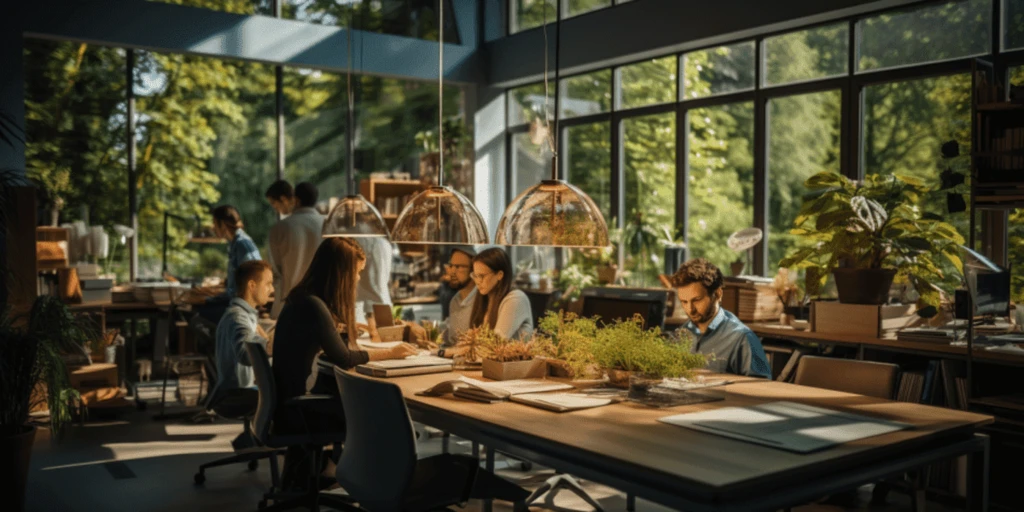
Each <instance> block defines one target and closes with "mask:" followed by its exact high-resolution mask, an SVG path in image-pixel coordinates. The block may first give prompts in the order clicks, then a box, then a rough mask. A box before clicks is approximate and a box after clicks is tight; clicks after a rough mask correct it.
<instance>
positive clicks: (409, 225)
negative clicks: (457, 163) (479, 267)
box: [391, 0, 490, 245]
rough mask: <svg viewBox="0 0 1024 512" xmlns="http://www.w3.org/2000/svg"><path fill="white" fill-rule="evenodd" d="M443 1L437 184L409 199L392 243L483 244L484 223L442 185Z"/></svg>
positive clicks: (441, 10) (440, 4) (471, 207)
mask: <svg viewBox="0 0 1024 512" xmlns="http://www.w3.org/2000/svg"><path fill="white" fill-rule="evenodd" d="M444 2H445V0H438V2H437V4H438V5H437V19H438V35H437V41H438V42H437V46H438V58H437V139H438V140H437V147H438V152H439V153H440V155H439V156H440V158H439V159H438V165H437V185H436V186H433V187H430V188H428V189H427V190H424V191H423V192H420V193H419V194H417V195H416V196H414V197H413V198H412V200H411V201H409V204H408V205H406V207H405V209H403V210H402V213H401V214H399V216H398V220H397V221H396V222H395V227H394V229H392V230H391V240H392V241H394V242H395V243H416V244H462V245H484V244H488V243H490V239H489V238H488V237H487V225H486V224H485V223H484V219H483V216H481V215H480V210H477V209H476V206H474V205H473V202H472V201H470V200H469V199H467V198H466V196H463V195H462V194H460V193H458V192H457V191H456V190H455V189H453V188H451V187H448V186H445V185H444V134H443V132H442V130H443V126H444V113H443V112H444Z"/></svg>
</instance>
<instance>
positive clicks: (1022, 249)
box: [1007, 208, 1024, 307]
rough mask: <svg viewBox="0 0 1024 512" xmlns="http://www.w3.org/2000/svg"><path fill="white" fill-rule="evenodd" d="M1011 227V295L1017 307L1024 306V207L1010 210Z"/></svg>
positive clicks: (1008, 254)
mask: <svg viewBox="0 0 1024 512" xmlns="http://www.w3.org/2000/svg"><path fill="white" fill-rule="evenodd" d="M1009 227H1010V229H1009V245H1008V249H1009V250H1008V251H1007V258H1008V259H1009V263H1010V272H1011V274H1012V275H1011V278H1010V279H1011V280H1010V295H1011V297H1012V298H1013V302H1014V303H1015V304H1017V307H1024V306H1022V304H1024V208H1017V209H1015V210H1011V211H1010V224H1009Z"/></svg>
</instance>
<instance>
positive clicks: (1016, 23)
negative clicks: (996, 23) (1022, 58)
mask: <svg viewBox="0 0 1024 512" xmlns="http://www.w3.org/2000/svg"><path fill="white" fill-rule="evenodd" d="M1003 27H1004V30H1005V32H1004V33H1003V50H1019V49H1021V48H1024V0H1003Z"/></svg>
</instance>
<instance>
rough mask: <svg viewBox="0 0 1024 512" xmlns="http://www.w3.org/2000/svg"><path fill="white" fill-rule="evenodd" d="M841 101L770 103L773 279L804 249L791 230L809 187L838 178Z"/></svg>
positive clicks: (816, 96)
mask: <svg viewBox="0 0 1024 512" xmlns="http://www.w3.org/2000/svg"><path fill="white" fill-rule="evenodd" d="M841 98H842V94H840V92H839V91H826V92H819V93H812V94H803V95H799V96H788V97H784V98H774V99H772V100H770V101H769V102H768V123H769V124H768V180H767V183H768V234H767V235H768V275H774V274H775V272H776V271H777V270H778V264H779V260H781V259H782V258H783V257H785V256H786V254H787V253H788V252H790V251H791V250H793V249H794V248H796V247H797V246H798V245H799V244H800V241H801V240H800V237H799V236H796V235H791V234H789V230H790V229H792V228H793V221H794V220H795V219H796V215H797V212H799V211H800V207H801V205H802V204H803V196H804V194H805V193H806V189H805V188H804V181H806V180H807V178H809V177H811V176H813V175H815V174H817V173H819V172H822V171H832V172H839V134H840V131H839V124H840V123H839V119H840V105H841Z"/></svg>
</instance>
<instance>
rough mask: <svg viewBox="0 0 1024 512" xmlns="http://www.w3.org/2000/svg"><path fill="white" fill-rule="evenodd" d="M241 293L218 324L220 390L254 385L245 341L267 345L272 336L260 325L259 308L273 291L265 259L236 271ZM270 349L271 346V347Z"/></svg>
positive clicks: (247, 263)
mask: <svg viewBox="0 0 1024 512" xmlns="http://www.w3.org/2000/svg"><path fill="white" fill-rule="evenodd" d="M235 283H236V285H237V286H238V295H237V296H235V297H234V298H232V299H231V303H230V304H229V305H228V307H227V309H226V310H225V311H224V316H223V317H221V319H220V323H218V324H217V393H225V392H228V391H230V390H232V389H238V388H248V387H253V386H254V385H255V381H254V378H253V373H252V363H250V362H249V357H248V352H247V351H246V349H245V344H246V343H261V344H263V345H264V346H266V345H267V340H268V338H269V336H267V333H266V332H264V331H263V328H261V327H260V326H259V313H258V312H257V311H256V308H258V307H261V306H264V305H266V303H267V302H269V301H270V295H271V294H272V293H273V292H274V273H273V272H272V271H271V269H270V264H269V263H267V262H265V261H262V260H253V261H246V262H244V263H242V264H241V265H239V266H238V270H237V271H236V273H235ZM268 351H269V349H268Z"/></svg>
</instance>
